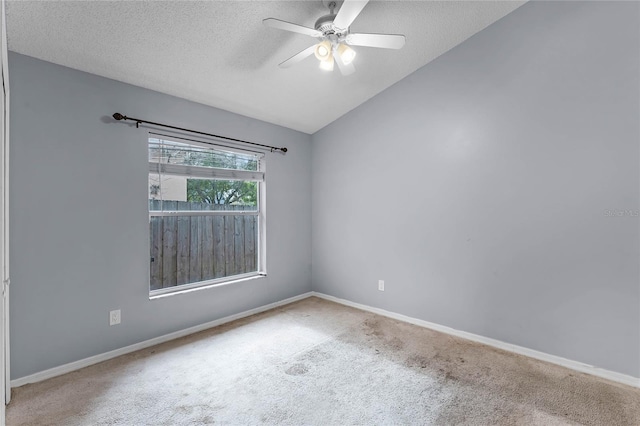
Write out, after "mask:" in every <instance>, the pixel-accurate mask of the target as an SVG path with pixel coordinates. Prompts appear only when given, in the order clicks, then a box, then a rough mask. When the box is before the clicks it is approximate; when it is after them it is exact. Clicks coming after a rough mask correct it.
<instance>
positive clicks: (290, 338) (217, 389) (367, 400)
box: [7, 298, 640, 425]
mask: <svg viewBox="0 0 640 426" xmlns="http://www.w3.org/2000/svg"><path fill="white" fill-rule="evenodd" d="M257 423H267V424H292V425H302V424H309V425H343V424H359V425H374V424H420V425H425V424H434V425H449V424H470V425H488V424H501V425H502V424H504V425H530V424H540V425H559V424H593V425H640V390H639V389H634V388H631V387H627V386H624V385H619V384H616V383H612V382H608V381H606V380H602V379H598V378H595V377H591V376H587V375H584V374H581V373H576V372H574V371H571V370H567V369H564V368H561V367H557V366H554V365H550V364H546V363H543V362H540V361H535V360H532V359H529V358H526V357H523V356H519V355H514V354H510V353H507V352H503V351H500V350H496V349H493V348H490V347H487V346H483V345H480V344H476V343H471V342H468V341H465V340H462V339H458V338H454V337H451V336H448V335H445V334H441V333H437V332H434V331H431V330H427V329H424V328H420V327H417V326H414V325H410V324H405V323H402V322H399V321H395V320H392V319H388V318H385V317H381V316H378V315H374V314H370V313H367V312H362V311H359V310H356V309H351V308H348V307H344V306H341V305H337V304H334V303H331V302H327V301H324V300H321V299H317V298H309V299H305V300H302V301H300V302H296V303H293V304H291V305H287V306H285V307H282V308H279V309H276V310H272V311H269V312H266V313H263V314H259V315H255V316H253V317H249V318H245V319H243V320H239V321H236V322H234V323H230V324H227V325H224V326H221V327H218V328H215V329H211V330H208V331H205V332H202V333H199V334H196V335H192V336H189V337H186V338H183V339H180V340H176V341H173V342H169V343H166V344H162V345H159V346H156V347H153V348H149V349H145V350H142V351H139V352H136V353H133V354H129V355H125V356H122V357H120V358H117V359H113V360H110V361H107V362H103V363H101V364H98V365H95V366H91V367H87V368H85V369H83V370H80V371H76V372H73V373H70V374H67V375H64V376H61V377H57V378H53V379H50V380H47V381H44V382H40V383H36V384H33V385H27V386H23V387H21V388H17V389H15V390H14V394H13V401H12V402H11V404H10V405H9V407H8V411H7V424H8V425H27V424H28V425H49V424H51V425H53V424H55V425H112V424H121V425H199V424H257Z"/></svg>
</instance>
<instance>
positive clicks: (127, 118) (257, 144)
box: [112, 112, 288, 153]
mask: <svg viewBox="0 0 640 426" xmlns="http://www.w3.org/2000/svg"><path fill="white" fill-rule="evenodd" d="M112 117H113V118H114V119H115V120H117V121H120V120H125V121H126V120H131V121H135V122H136V128H140V124H142V123H147V124H151V125H152V126H160V127H167V128H169V129H174V130H181V131H183V132H189V133H196V134H199V135H205V136H211V137H214V138H219V139H225V140H228V141H233V142H239V143H244V144H248V145H254V146H261V147H263V148H269V150H270V151H271V152H274V151H281V152H283V153H286V152H287V151H288V150H287V148H284V147H283V148H278V147H276V146H271V145H263V144H261V143H255V142H249V141H245V140H242V139H235V138H229V137H226V136H220V135H214V134H213V133H205V132H199V131H197V130H190V129H185V128H182V127H176V126H170V125H168V124H162V123H155V122H153V121H147V120H141V119H139V118H133V117H127V116H126V115H122V114H120V113H119V112H116V113H115V114H113V115H112Z"/></svg>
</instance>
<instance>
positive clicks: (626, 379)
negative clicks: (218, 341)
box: [11, 291, 640, 388]
mask: <svg viewBox="0 0 640 426" xmlns="http://www.w3.org/2000/svg"><path fill="white" fill-rule="evenodd" d="M311 296H316V297H319V298H321V299H325V300H329V301H332V302H336V303H340V304H341V305H345V306H351V307H353V308H356V309H360V310H363V311H368V312H373V313H375V314H378V315H382V316H385V317H388V318H393V319H396V320H399V321H404V322H407V323H410V324H415V325H418V326H420V327H425V328H429V329H431V330H435V331H439V332H442V333H446V334H450V335H452V336H457V337H461V338H463V339H467V340H471V341H474V342H478V343H483V344H485V345H488V346H493V347H495V348H498V349H503V350H505V351H509V352H513V353H517V354H520V355H525V356H528V357H531V358H535V359H539V360H541V361H546V362H550V363H552V364H557V365H561V366H563V367H566V368H570V369H572V370H575V371H580V372H582V373H586V374H591V375H593V376H597V377H601V378H604V379H608V380H611V381H614V382H618V383H623V384H625V385H629V386H633V387H636V388H640V378H637V377H633V376H629V375H626V374H622V373H617V372H615V371H610V370H605V369H602V368H598V367H594V366H592V365H589V364H584V363H581V362H578V361H572V360H570V359H566V358H562V357H559V356H555V355H550V354H547V353H544V352H540V351H536V350H533V349H529V348H524V347H522V346H518V345H513V344H511V343H506V342H502V341H500V340H496V339H491V338H489V337H484V336H480V335H477V334H473V333H467V332H466V331H460V330H456V329H454V328H451V327H446V326H444V325H440V324H436V323H432V322H429V321H424V320H421V319H417V318H412V317H409V316H406V315H402V314H398V313H395V312H390V311H386V310H384V309H380V308H374V307H372V306H368V305H363V304H360V303H355V302H351V301H349V300H346V299H340V298H338V297H334V296H329V295H328V294H324V293H318V292H315V291H311V292H308V293H304V294H301V295H298V296H294V297H290V298H288V299H285V300H281V301H279V302H274V303H270V304H268V305H264V306H260V307H258V308H254V309H250V310H248V311H244V312H240V313H238V314H235V315H230V316H228V317H224V318H220V319H217V320H214V321H210V322H207V323H205V324H200V325H196V326H194V327H189V328H186V329H184V330H180V331H176V332H173V333H169V334H165V335H163V336H159V337H155V338H153V339H149V340H145V341H143V342H140V343H135V344H133V345H129V346H126V347H124V348H120V349H115V350H113V351H109V352H105V353H103V354H99V355H95V356H92V357H89V358H85V359H81V360H78V361H74V362H70V363H68V364H64V365H61V366H58V367H54V368H50V369H48V370H44V371H40V372H38V373H34V374H31V375H29V376H24V377H20V378H18V379H14V380H11V387H12V388H14V387H18V386H23V385H26V384H29V383H35V382H39V381H42V380H46V379H50V378H52V377H56V376H60V375H62V374H66V373H70V372H72V371H75V370H79V369H81V368H84V367H88V366H90V365H93V364H97V363H99V362H102V361H107V360H109V359H112V358H115V357H118V356H120V355H125V354H128V353H131V352H135V351H138V350H140V349H145V348H148V347H150V346H154V345H158V344H160V343H164V342H168V341H170V340H174V339H178V338H180V337H184V336H188V335H190V334H193V333H197V332H200V331H203V330H207V329H209V328H213V327H216V326H219V325H222V324H225V323H228V322H231V321H235V320H237V319H240V318H245V317H248V316H251V315H255V314H258V313H261V312H265V311H268V310H269V309H273V308H277V307H280V306H283V305H288V304H289V303H293V302H296V301H298V300H302V299H306V298H308V297H311Z"/></svg>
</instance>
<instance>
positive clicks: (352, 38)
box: [345, 34, 405, 49]
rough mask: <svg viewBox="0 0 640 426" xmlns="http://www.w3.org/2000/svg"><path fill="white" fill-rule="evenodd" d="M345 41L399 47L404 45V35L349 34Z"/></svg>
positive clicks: (355, 43) (355, 44) (365, 44)
mask: <svg viewBox="0 0 640 426" xmlns="http://www.w3.org/2000/svg"><path fill="white" fill-rule="evenodd" d="M345 41H346V42H347V44H350V45H352V46H366V47H381V48H383V49H400V48H401V47H402V46H404V41H405V37H404V36H403V35H400V34H349V35H348V36H347V39H346V40H345Z"/></svg>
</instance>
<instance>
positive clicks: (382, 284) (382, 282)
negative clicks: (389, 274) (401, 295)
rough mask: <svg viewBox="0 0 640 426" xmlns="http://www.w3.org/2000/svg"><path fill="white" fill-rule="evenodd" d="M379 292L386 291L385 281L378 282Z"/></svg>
mask: <svg viewBox="0 0 640 426" xmlns="http://www.w3.org/2000/svg"><path fill="white" fill-rule="evenodd" d="M378 290H380V291H384V280H378Z"/></svg>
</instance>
